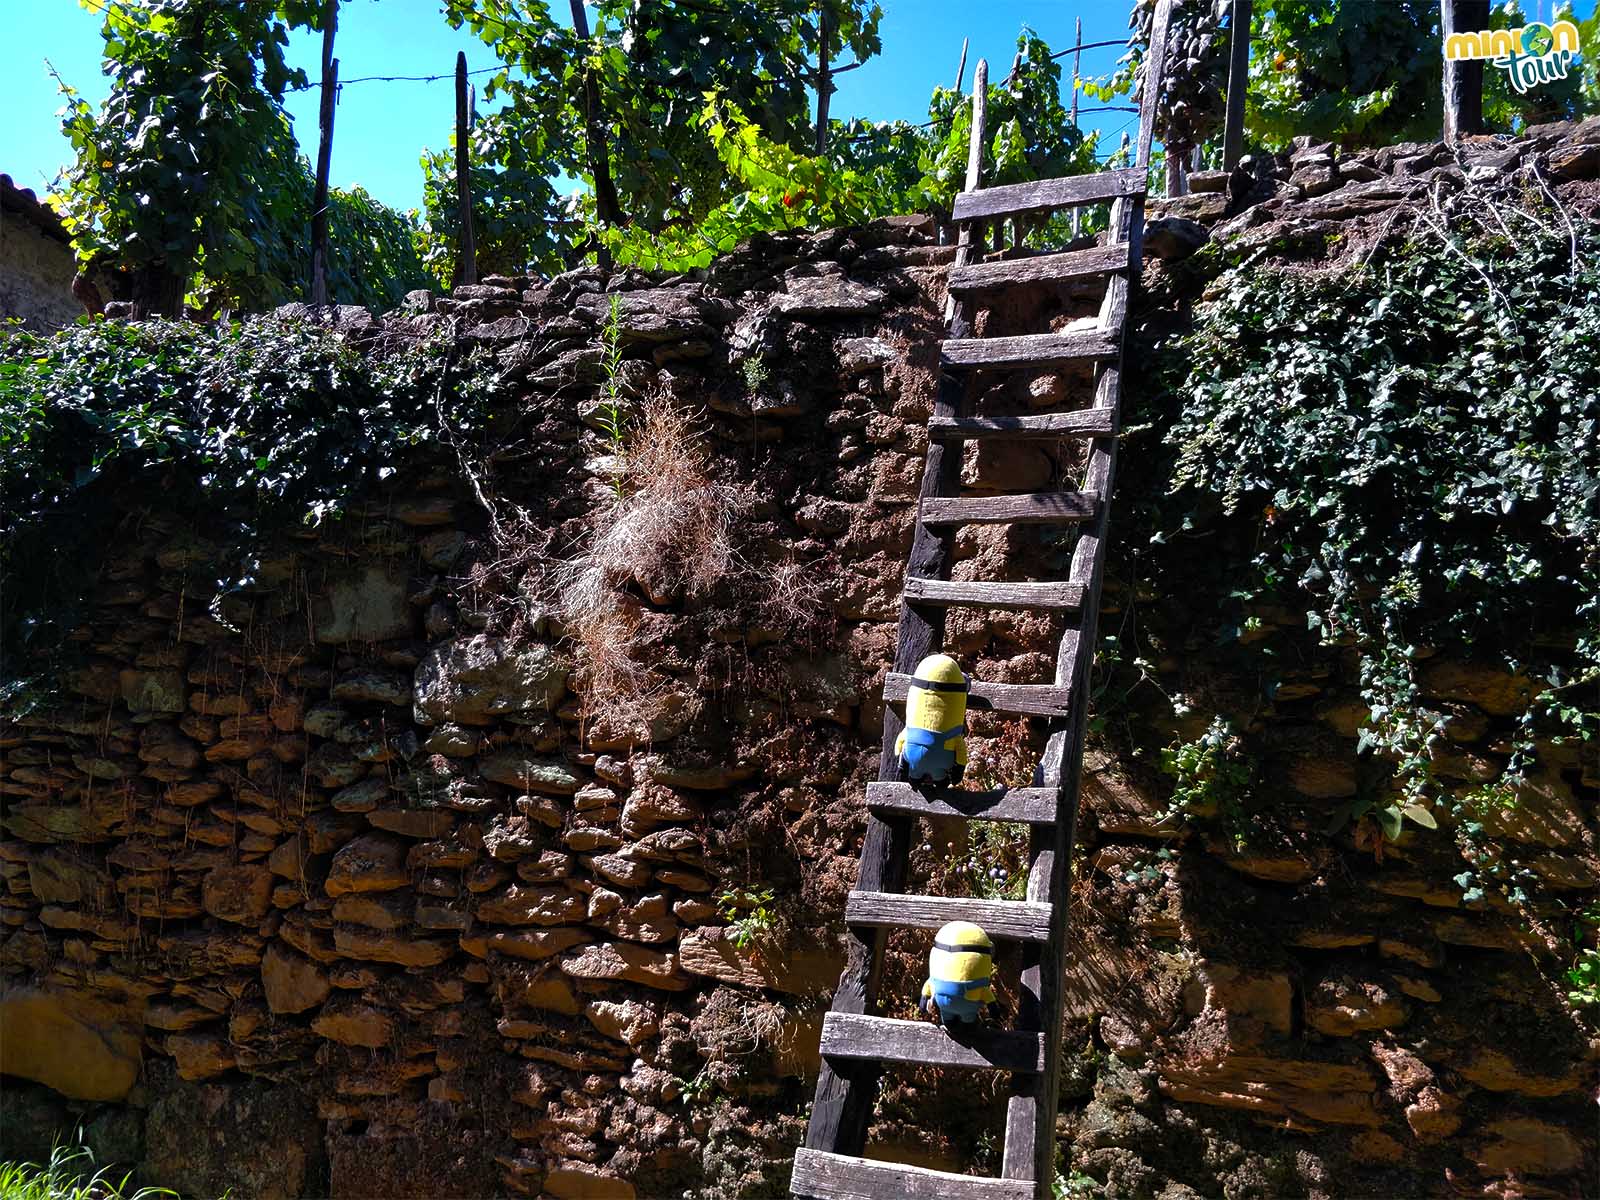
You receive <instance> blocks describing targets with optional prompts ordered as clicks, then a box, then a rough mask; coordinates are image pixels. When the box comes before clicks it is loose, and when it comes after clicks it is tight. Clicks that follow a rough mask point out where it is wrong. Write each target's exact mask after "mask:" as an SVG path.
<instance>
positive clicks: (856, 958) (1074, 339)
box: [791, 0, 1172, 1200]
mask: <svg viewBox="0 0 1600 1200" xmlns="http://www.w3.org/2000/svg"><path fill="white" fill-rule="evenodd" d="M1171 2H1172V0H1160V3H1159V4H1158V6H1157V10H1156V15H1155V21H1154V25H1153V28H1152V31H1151V41H1150V50H1149V53H1148V57H1147V60H1146V73H1145V80H1146V85H1145V87H1144V89H1143V101H1142V104H1141V106H1140V117H1139V141H1138V152H1137V157H1136V159H1135V165H1134V166H1133V167H1130V168H1126V169H1122V170H1113V171H1104V172H1101V173H1098V174H1094V175H1078V176H1071V177H1068V178H1064V179H1046V180H1040V181H1038V182H1034V183H1024V184H1013V185H1010V186H1005V187H994V188H987V189H983V190H978V187H977V185H978V175H979V164H980V161H981V156H982V147H983V141H984V116H985V97H986V86H987V73H988V72H987V66H986V64H984V63H979V64H978V73H977V78H976V80H975V81H974V86H973V122H972V130H973V133H972V146H971V149H970V152H969V156H968V162H967V179H966V187H967V190H966V191H965V192H963V193H962V194H961V195H960V196H958V197H957V198H956V202H955V207H954V211H953V214H952V215H953V218H954V220H955V221H956V222H957V223H958V224H960V225H961V226H962V233H961V235H960V243H959V246H958V249H957V252H956V261H955V265H954V266H953V267H952V268H951V271H950V279H949V290H950V295H951V305H950V309H949V318H950V337H949V339H948V340H947V341H945V342H944V343H943V346H942V348H941V349H942V356H941V357H942V367H943V371H942V375H941V378H940V382H939V391H938V397H937V399H936V401H935V404H934V415H933V418H932V420H931V421H930V422H929V423H928V457H927V463H926V466H925V468H924V472H923V478H922V491H921V500H920V508H919V512H918V515H917V525H916V532H915V535H914V538H913V541H912V547H911V557H910V562H909V564H908V566H907V568H906V579H905V588H904V592H903V595H902V602H901V606H900V642H899V646H898V649H897V651H896V654H895V663H894V671H893V672H892V673H891V674H890V675H889V677H888V679H887V681H886V683H885V685H884V701H885V703H886V705H888V706H889V707H887V708H886V711H885V713H884V723H883V725H884V728H883V752H882V758H881V760H880V765H879V779H880V782H878V783H873V784H870V785H869V786H868V789H867V805H868V809H869V813H868V818H867V832H866V838H865V841H864V842H863V844H862V848H861V869H860V874H859V876H858V879H857V882H856V890H854V891H852V892H851V893H850V897H849V900H848V902H847V904H846V908H845V921H846V924H847V926H848V930H849V935H848V942H849V957H848V963H847V965H846V968H845V971H844V974H843V975H842V976H841V977H840V980H839V988H838V991H837V993H836V994H835V995H834V999H833V1007H832V1010H831V1011H830V1012H829V1013H828V1014H827V1015H826V1017H825V1018H824V1022H823V1027H822V1056H823V1063H822V1073H821V1077H820V1078H819V1079H818V1081H817V1093H816V1101H815V1103H814V1104H813V1106H812V1110H811V1121H810V1125H809V1127H808V1129H807V1132H806V1144H805V1146H804V1148H802V1149H800V1150H799V1151H798V1152H797V1153H796V1155H795V1163H794V1176H793V1181H792V1183H791V1187H792V1190H793V1192H794V1194H795V1195H796V1196H803V1197H814V1198H816V1200H861V1198H872V1200H878V1198H880V1197H917V1198H924V1197H925V1198H927V1200H933V1198H935V1197H937V1198H939V1200H944V1198H946V1197H949V1198H956V1200H965V1198H972V1200H979V1198H982V1200H1046V1198H1048V1196H1049V1194H1050V1188H1051V1184H1052V1181H1053V1179H1054V1156H1055V1120H1056V1093H1057V1085H1058V1077H1059V1072H1060V1059H1061V1020H1062V1009H1061V984H1062V977H1063V971H1064V967H1065V953H1066V938H1067V898H1068V897H1067V889H1068V882H1069V879H1068V872H1069V869H1070V863H1071V851H1072V841H1073V834H1074V828H1073V827H1074V819H1075V816H1076V812H1077V806H1078V783H1079V775H1080V771H1081V768H1082V759H1083V737H1084V730H1085V725H1086V718H1087V707H1088V696H1089V687H1088V681H1089V674H1090V668H1091V666H1092V663H1093V659H1094V641H1095V625H1096V620H1097V617H1098V615H1099V607H1100V584H1101V575H1102V570H1103V567H1104V562H1105V545H1106V535H1107V522H1108V518H1109V515H1110V504H1111V483H1112V474H1113V469H1114V467H1115V464H1116V446H1117V443H1116V437H1117V432H1118V427H1119V416H1120V406H1121V400H1122V370H1121V355H1122V346H1123V325H1124V322H1125V320H1126V317H1127V311H1128V292H1129V288H1130V286H1131V283H1132V281H1133V280H1134V279H1136V278H1137V277H1138V271H1139V264H1140V247H1141V243H1142V237H1143V232H1144V200H1145V186H1146V176H1147V168H1148V165H1149V160H1150V149H1151V142H1152V125H1153V118H1154V108H1155V97H1156V96H1157V94H1158V93H1159V91H1160V86H1159V81H1160V79H1161V74H1162V59H1163V57H1164V52H1165V42H1166V30H1167V18H1168V10H1169V6H1170V4H1171ZM1151 81H1155V84H1154V86H1152V85H1151ZM1106 201H1110V202H1111V216H1110V224H1109V227H1108V231H1107V236H1106V239H1105V244H1104V245H1103V246H1100V247H1096V248H1094V249H1089V250H1075V251H1069V252H1066V253H1058V254H1048V255H1041V256H1038V257H1034V258H1024V259H1011V260H1009V261H992V262H985V261H981V259H982V251H983V245H984V228H985V226H986V224H987V223H988V222H991V221H992V222H995V223H996V226H997V231H998V229H999V227H1000V226H1001V225H1003V222H1004V221H1005V220H1006V219H1007V218H1010V219H1012V220H1015V219H1017V218H1018V217H1028V216H1032V215H1034V214H1039V213H1048V212H1050V211H1052V210H1056V209H1062V208H1073V207H1077V206H1080V205H1087V204H1096V203H1104V202H1106ZM997 241H998V239H997ZM1097 275H1099V276H1105V277H1106V278H1107V284H1106V293H1105V299H1104V301H1103V302H1102V304H1101V307H1100V316H1099V321H1098V324H1097V326H1096V328H1094V329H1092V330H1084V331H1079V332H1064V333H1043V334H1030V335H1026V336H1021V337H993V338H974V337H970V336H969V333H970V332H971V330H972V326H973V316H974V311H975V307H976V303H977V297H980V296H982V295H984V294H985V293H988V294H991V295H992V294H994V293H995V292H996V290H997V289H1003V288H1006V287H1015V286H1024V285H1038V284H1056V283H1065V282H1068V281H1071V280H1074V279H1082V278H1085V277H1090V276H1097ZM1082 361H1091V362H1093V363H1094V364H1095V373H1094V401H1093V404H1092V406H1090V407H1088V408H1082V409H1078V410H1076V411H1070V412H1058V413H1050V414H1044V415H1037V416H1005V417H977V416H966V415H963V412H962V410H963V408H964V407H965V404H966V396H967V390H968V389H967V382H968V379H967V373H968V372H970V371H974V370H984V371H1003V370H1035V369H1038V368H1041V367H1049V366H1054V365H1059V364H1064V363H1069V362H1082ZM975 438H1030V439H1045V440H1049V439H1060V438H1085V439H1087V440H1088V444H1089V446H1088V461H1087V466H1086V469H1085V477H1084V481H1083V488H1082V490H1081V491H1076V492H1052V493H1046V494H1039V495H1023V496H998V497H981V498H962V497H960V496H959V495H958V493H959V491H960V475H961V458H962V455H961V448H962V444H963V443H964V442H965V441H967V440H968V439H975ZM1009 522H1028V523H1034V524H1068V523H1081V525H1082V526H1083V529H1082V533H1081V536H1080V537H1079V539H1078V542H1077V546H1076V548H1075V550H1074V553H1073V558H1072V566H1071V570H1070V574H1069V575H1068V578H1067V579H1066V580H1065V581H1059V582H1040V583H1001V582H993V583H962V582H952V581H951V580H950V577H949V576H950V567H951V563H952V559H953V556H954V554H953V552H954V543H955V530H956V527H957V526H959V525H962V524H971V523H985V524H994V523H1009ZM952 605H974V606H980V607H988V608H1005V609H1051V610H1062V611H1065V612H1066V613H1067V621H1068V626H1067V630H1066V633H1065V634H1064V635H1063V637H1062V639H1061V645H1060V649H1059V651H1058V654H1057V658H1056V677H1055V682H1054V683H1053V684H1038V685H1035V684H989V683H983V682H981V681H973V682H972V683H971V685H970V695H969V700H968V703H969V706H970V707H971V708H974V709H992V710H996V711H1000V712H1009V713H1021V714H1027V715H1030V716H1036V717H1042V718H1044V719H1045V720H1046V721H1047V723H1048V724H1047V729H1048V734H1049V737H1048V741H1047V743H1046V748H1045V751H1044V757H1043V759H1042V760H1041V762H1040V763H1039V765H1038V767H1037V769H1036V771H1035V773H1034V781H1033V786H1032V787H1027V788H1003V789H1000V790H998V791H991V792H970V791H967V792H963V791H937V792H929V793H923V792H919V791H917V790H914V789H913V788H912V787H911V786H910V785H909V784H908V783H905V782H903V780H904V775H903V773H902V771H901V768H900V766H899V763H898V760H897V757H896V755H895V749H894V744H895V738H896V736H897V735H898V734H899V732H900V730H901V729H902V728H903V724H904V721H903V717H902V716H901V714H900V713H899V712H897V711H896V710H895V708H894V707H893V706H894V705H895V704H896V702H900V701H904V700H905V698H906V692H907V689H908V686H909V683H910V679H911V674H912V672H913V671H914V670H915V668H916V664H917V663H918V662H919V661H920V660H921V659H922V658H923V657H924V656H925V655H927V654H930V653H935V652H937V651H938V649H939V648H940V645H941V642H942V640H943V637H944V625H945V610H946V609H947V608H948V607H949V606H952ZM919 817H959V818H964V819H966V820H969V821H1017V822H1024V823H1026V824H1027V825H1028V826H1029V868H1028V886H1027V899H1026V900H1020V901H1005V900H972V899H956V898H947V897H942V896H915V895H907V894H905V893H904V891H903V890H902V889H903V888H904V886H905V880H906V871H907V862H908V857H909V853H910V849H911V842H912V834H913V831H914V828H915V824H916V821H917V819H918V818H919ZM953 920H970V921H975V922H977V923H978V924H979V925H981V926H983V928H984V929H986V930H987V931H988V932H989V934H990V935H991V936H992V937H995V938H997V939H1012V940H1017V941H1020V942H1022V943H1023V959H1022V961H1023V972H1022V977H1021V980H1020V988H1018V989H1017V991H1018V993H1019V994H1018V1000H1019V1013H1018V1020H1017V1028H1016V1029H1014V1030H1002V1029H994V1028H985V1029H983V1030H982V1031H980V1032H978V1033H976V1034H966V1035H963V1036H962V1037H961V1039H960V1040H957V1039H955V1038H952V1037H951V1036H950V1035H949V1034H948V1033H946V1032H945V1030H944V1029H942V1028H941V1027H939V1026H937V1025H934V1024H932V1023H930V1022H922V1021H898V1020H891V1019H888V1018H884V1017H878V1016H873V1015H871V1010H872V1008H873V1007H874V1005H875V1003H876V1000H877V991H878V980H879V975H880V972H881V970H882V965H883V949H884V942H885V939H886V936H887V930H888V928H889V927H901V928H914V929H937V928H938V927H939V926H941V925H943V924H944V923H945V922H946V921H953ZM885 1062H901V1063H912V1064H917V1065H921V1066H937V1067H947V1068H967V1069H979V1070H995V1071H1006V1072H1009V1073H1010V1074H1011V1091H1010V1100H1009V1102H1008V1110H1007V1117H1006V1135H1005V1153H1004V1158H1003V1160H1002V1164H1001V1174H1000V1177H999V1178H986V1177H980V1176H974V1175H958V1174H951V1173H948V1172H944V1171H933V1170H928V1169H926V1168H922V1167H912V1166H905V1165H901V1164H898V1163H888V1162H880V1161H873V1160H871V1159H866V1158H862V1157H860V1155H861V1154H862V1152H863V1150H864V1149H865V1147H866V1139H867V1127H868V1125H869V1124H870V1122H871V1118H872V1110H873V1105H874V1103H875V1101H876V1098H877V1090H878V1080H879V1076H880V1074H881V1070H882V1065H883V1064H884V1063H885Z"/></svg>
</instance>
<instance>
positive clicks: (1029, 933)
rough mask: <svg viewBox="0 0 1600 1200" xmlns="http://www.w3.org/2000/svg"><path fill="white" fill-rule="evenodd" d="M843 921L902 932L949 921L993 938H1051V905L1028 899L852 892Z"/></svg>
mask: <svg viewBox="0 0 1600 1200" xmlns="http://www.w3.org/2000/svg"><path fill="white" fill-rule="evenodd" d="M844 919H845V921H846V923H847V924H850V925H897V926H900V927H902V928H905V929H938V928H939V927H940V926H941V925H944V924H946V923H947V922H950V921H971V922H972V923H973V924H974V925H979V926H981V927H982V928H983V931H984V932H985V933H987V934H988V935H989V936H990V937H992V938H1007V939H1009V940H1011V941H1014V942H1044V941H1048V940H1049V939H1050V906H1049V905H1048V904H1035V903H1033V902H1032V901H1028V900H972V899H968V898H966V897H958V896H910V895H906V894H905V893H903V892H851V893H850V898H849V899H848V900H846V901H845V906H844Z"/></svg>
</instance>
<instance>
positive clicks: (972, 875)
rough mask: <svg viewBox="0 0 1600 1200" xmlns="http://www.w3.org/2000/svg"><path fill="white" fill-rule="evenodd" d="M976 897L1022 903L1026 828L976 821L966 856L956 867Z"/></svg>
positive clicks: (997, 822)
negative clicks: (1019, 901) (1020, 901)
mask: <svg viewBox="0 0 1600 1200" xmlns="http://www.w3.org/2000/svg"><path fill="white" fill-rule="evenodd" d="M957 870H958V872H959V873H960V874H961V875H963V876H964V877H965V878H966V881H967V886H968V887H969V888H970V889H971V892H972V894H973V895H975V896H982V897H983V898H984V899H986V900H1021V899H1022V898H1023V895H1024V894H1025V893H1026V891H1027V888H1028V827H1027V826H1026V825H1021V824H1018V823H1017V822H1014V821H983V822H975V823H974V824H973V825H972V826H971V827H969V829H968V832H967V856H966V859H965V860H964V861H962V862H960V863H958V864H957Z"/></svg>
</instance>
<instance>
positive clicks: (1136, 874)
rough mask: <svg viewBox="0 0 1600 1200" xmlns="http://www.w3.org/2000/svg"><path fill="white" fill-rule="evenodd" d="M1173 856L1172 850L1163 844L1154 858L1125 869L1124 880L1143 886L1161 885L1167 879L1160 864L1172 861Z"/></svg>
mask: <svg viewBox="0 0 1600 1200" xmlns="http://www.w3.org/2000/svg"><path fill="white" fill-rule="evenodd" d="M1172 857H1173V855H1172V851H1171V850H1169V849H1167V848H1166V847H1165V846H1163V847H1162V848H1161V849H1159V850H1157V851H1156V852H1155V856H1154V858H1152V859H1147V860H1145V861H1143V862H1140V863H1137V864H1136V865H1134V866H1132V867H1129V868H1128V869H1127V870H1126V871H1124V872H1123V873H1122V881H1123V882H1124V883H1131V884H1136V885H1138V886H1141V887H1149V886H1152V885H1159V884H1161V883H1162V882H1163V881H1164V879H1165V876H1164V875H1163V873H1162V870H1161V866H1160V864H1162V863H1169V862H1171V861H1172Z"/></svg>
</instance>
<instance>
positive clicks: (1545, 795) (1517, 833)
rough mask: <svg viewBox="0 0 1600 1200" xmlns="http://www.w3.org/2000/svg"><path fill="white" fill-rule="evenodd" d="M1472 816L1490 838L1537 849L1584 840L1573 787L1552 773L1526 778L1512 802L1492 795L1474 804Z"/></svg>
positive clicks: (1542, 773)
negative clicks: (1528, 845)
mask: <svg viewBox="0 0 1600 1200" xmlns="http://www.w3.org/2000/svg"><path fill="white" fill-rule="evenodd" d="M1473 812H1474V815H1475V816H1476V817H1477V818H1478V820H1479V821H1481V822H1482V823H1483V827H1484V829H1485V830H1486V831H1487V832H1488V833H1489V834H1490V835H1491V836H1493V837H1500V838H1507V839H1509V840H1511V841H1516V842H1528V843H1532V844H1534V845H1539V846H1550V847H1561V846H1574V845H1577V844H1578V843H1579V842H1580V841H1582V840H1583V838H1584V835H1585V828H1586V825H1585V822H1584V817H1583V810H1582V808H1581V807H1580V806H1579V803H1578V798H1577V797H1576V796H1575V795H1574V794H1573V791H1572V787H1571V785H1570V784H1568V783H1567V781H1566V780H1565V779H1563V778H1562V777H1561V776H1560V775H1559V774H1558V773H1557V772H1555V771H1542V772H1540V773H1539V774H1536V775H1535V774H1530V775H1528V776H1527V777H1526V778H1525V779H1524V780H1523V782H1522V783H1520V784H1518V785H1516V788H1515V792H1514V799H1513V800H1512V802H1511V803H1504V802H1501V801H1500V800H1498V799H1497V798H1495V797H1494V796H1493V795H1491V796H1490V798H1489V799H1487V800H1485V801H1483V802H1482V803H1479V804H1477V805H1476V806H1475V807H1474V809H1473Z"/></svg>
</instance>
